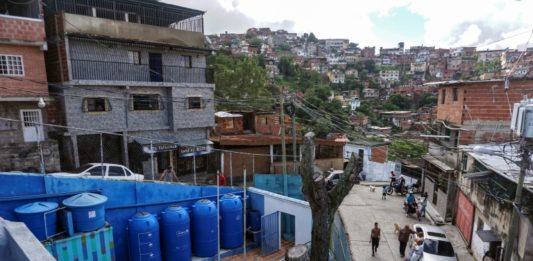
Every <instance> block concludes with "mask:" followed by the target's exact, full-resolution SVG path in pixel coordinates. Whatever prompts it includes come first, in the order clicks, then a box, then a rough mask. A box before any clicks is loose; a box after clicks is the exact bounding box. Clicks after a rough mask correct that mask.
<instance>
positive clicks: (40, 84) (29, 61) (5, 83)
mask: <svg viewBox="0 0 533 261" xmlns="http://www.w3.org/2000/svg"><path fill="white" fill-rule="evenodd" d="M0 54H4V55H20V56H22V63H23V65H24V76H9V77H0V87H1V90H0V92H1V96H3V97H41V96H48V85H47V83H46V69H45V67H44V54H43V51H41V49H40V48H39V47H37V46H20V45H19V46H17V45H3V44H1V45H0Z"/></svg>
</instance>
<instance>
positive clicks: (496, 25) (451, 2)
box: [164, 0, 533, 48]
mask: <svg viewBox="0 0 533 261" xmlns="http://www.w3.org/2000/svg"><path fill="white" fill-rule="evenodd" d="M164 1H165V2H169V3H174V4H178V5H184V6H188V7H191V8H199V7H201V8H200V9H203V10H207V14H206V16H205V19H206V32H207V33H220V32H223V31H231V32H244V31H245V28H246V27H251V26H272V27H274V28H275V29H278V28H276V27H283V26H289V27H292V28H286V29H290V30H294V32H297V33H304V32H314V33H315V34H316V35H317V37H319V38H349V39H350V40H352V41H354V42H357V43H359V44H360V45H361V46H366V45H370V46H374V45H375V46H382V45H385V46H386V45H390V44H393V43H387V42H385V41H384V39H379V37H378V36H377V35H376V34H375V32H374V28H376V27H377V26H379V24H374V23H373V22H372V20H371V19H370V17H369V15H370V14H372V13H374V14H375V13H377V14H378V15H387V14H389V12H390V11H391V10H392V9H394V8H398V7H406V8H408V10H409V11H410V12H412V13H415V14H417V15H420V16H422V17H423V18H424V19H425V23H424V25H423V26H424V29H425V32H424V35H423V36H421V38H423V39H424V42H423V44H424V45H428V46H432V45H434V46H437V47H449V46H458V45H471V46H478V45H486V44H487V43H491V42H494V41H496V40H498V39H501V38H502V37H505V36H508V35H509V34H510V32H513V31H515V32H516V31H524V30H527V29H532V28H533V15H531V14H530V12H531V10H533V1H526V0H523V1H515V0H446V1H443V0H374V1H366V0H365V1H361V0H359V1H353V0H327V1H324V0H180V1H178V0H164ZM401 22H402V21H398V23H401ZM405 30H409V28H406V29H405ZM527 37H528V35H525V36H524V35H522V36H521V37H515V38H512V39H510V40H507V41H503V42H500V43H499V44H500V45H499V46H504V47H507V46H509V47H511V48H514V47H516V46H519V45H523V44H524V43H525V42H526V41H527ZM403 40H405V39H398V41H403Z"/></svg>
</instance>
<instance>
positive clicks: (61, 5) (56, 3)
mask: <svg viewBox="0 0 533 261" xmlns="http://www.w3.org/2000/svg"><path fill="white" fill-rule="evenodd" d="M44 2H45V4H46V6H47V9H45V11H47V12H60V11H64V12H66V13H71V14H77V15H86V16H93V17H99V18H105V19H111V20H117V21H125V22H130V23H139V24H148V25H155V26H161V27H169V28H173V29H177V30H184V31H190V32H197V33H203V29H204V25H203V14H204V12H203V11H199V10H194V9H189V8H185V7H181V6H177V5H171V4H165V3H161V2H157V1H124V0H44Z"/></svg>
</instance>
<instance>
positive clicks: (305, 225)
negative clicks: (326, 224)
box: [248, 188, 313, 244]
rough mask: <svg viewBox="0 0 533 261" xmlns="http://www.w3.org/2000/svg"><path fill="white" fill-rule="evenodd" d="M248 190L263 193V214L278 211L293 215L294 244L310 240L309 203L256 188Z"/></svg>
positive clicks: (311, 221) (311, 219) (311, 222)
mask: <svg viewBox="0 0 533 261" xmlns="http://www.w3.org/2000/svg"><path fill="white" fill-rule="evenodd" d="M248 190H249V191H250V192H252V193H257V194H260V195H263V197H264V200H265V201H264V207H265V208H264V215H268V214H271V213H274V212H277V211H279V212H283V213H287V214H290V215H293V216H294V219H295V221H294V224H295V228H294V231H295V240H294V241H295V242H294V243H295V244H305V243H307V242H309V241H311V229H312V225H313V218H312V215H311V208H310V207H309V203H307V202H306V201H303V200H299V199H293V198H289V197H285V196H282V195H278V194H276V193H272V192H268V191H265V190H261V189H257V188H248Z"/></svg>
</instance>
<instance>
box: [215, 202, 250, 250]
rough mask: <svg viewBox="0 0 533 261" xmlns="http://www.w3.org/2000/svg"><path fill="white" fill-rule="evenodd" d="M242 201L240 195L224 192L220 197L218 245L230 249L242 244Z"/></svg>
mask: <svg viewBox="0 0 533 261" xmlns="http://www.w3.org/2000/svg"><path fill="white" fill-rule="evenodd" d="M242 215H243V213H242V202H241V197H239V196H237V195H234V194H226V195H224V196H222V197H221V199H220V246H221V247H222V248H226V249H231V248H237V247H240V246H242V243H243V241H244V240H243V235H244V233H243V231H244V230H243V227H242V225H243V224H242V222H243V218H242Z"/></svg>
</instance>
